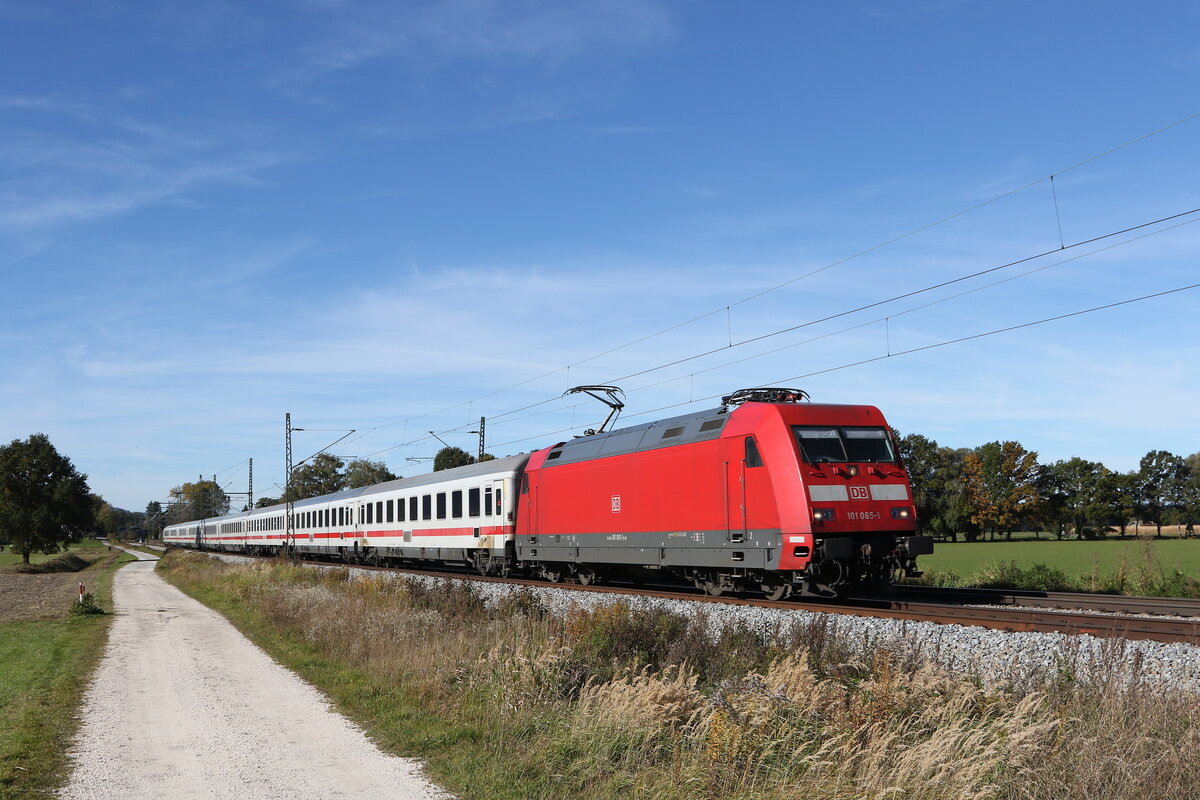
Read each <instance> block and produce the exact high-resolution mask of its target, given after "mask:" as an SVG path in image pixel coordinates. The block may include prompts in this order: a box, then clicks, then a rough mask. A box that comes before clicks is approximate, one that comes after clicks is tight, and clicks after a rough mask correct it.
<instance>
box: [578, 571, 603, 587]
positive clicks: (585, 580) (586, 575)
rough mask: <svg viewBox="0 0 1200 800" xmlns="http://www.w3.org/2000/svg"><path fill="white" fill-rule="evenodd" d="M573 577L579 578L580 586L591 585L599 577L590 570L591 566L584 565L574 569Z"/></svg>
mask: <svg viewBox="0 0 1200 800" xmlns="http://www.w3.org/2000/svg"><path fill="white" fill-rule="evenodd" d="M575 577H576V578H577V579H578V580H579V585H580V586H591V585H592V584H594V583H595V582H596V581H597V580H598V578H599V576H597V575H596V573H595V572H593V571H592V569H591V567H584V566H580V567H579V568H578V569H576V571H575Z"/></svg>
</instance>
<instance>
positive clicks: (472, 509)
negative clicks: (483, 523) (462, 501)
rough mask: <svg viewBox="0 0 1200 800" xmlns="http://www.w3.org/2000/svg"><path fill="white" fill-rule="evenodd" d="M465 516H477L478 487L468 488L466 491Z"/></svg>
mask: <svg viewBox="0 0 1200 800" xmlns="http://www.w3.org/2000/svg"><path fill="white" fill-rule="evenodd" d="M467 516H468V517H478V516H479V489H477V488H476V489H470V490H468V491H467Z"/></svg>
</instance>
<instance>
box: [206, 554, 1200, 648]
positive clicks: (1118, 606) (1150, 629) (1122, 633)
mask: <svg viewBox="0 0 1200 800" xmlns="http://www.w3.org/2000/svg"><path fill="white" fill-rule="evenodd" d="M220 555H235V556H237V557H240V558H256V559H257V558H263V559H270V558H271V557H268V556H247V555H245V554H243V553H230V554H227V553H222V554H220ZM299 563H302V564H305V565H308V566H314V567H328V566H330V565H331V563H332V562H329V561H315V560H301V561H300V562H299ZM337 566H339V567H346V568H348V569H351V570H360V571H383V572H402V573H408V574H412V575H424V576H427V577H435V578H448V577H451V578H456V579H459V580H467V581H477V582H481V583H501V584H509V585H514V586H543V587H545V586H553V587H555V588H560V589H570V590H574V591H579V592H598V593H603V594H612V595H617V596H621V595H640V596H645V597H660V598H664V599H669V600H690V601H693V602H698V603H721V604H726V605H735V606H757V607H761V608H774V609H800V610H805V611H815V612H821V613H826V614H847V615H853V616H860V617H880V618H884V619H898V620H910V621H915V622H936V623H941V624H954V625H973V626H978V627H983V628H989V629H992V630H1001V631H1031V632H1037V633H1060V634H1066V635H1072V636H1077V635H1082V634H1088V635H1091V636H1097V637H1101V638H1124V639H1146V640H1150V641H1156V642H1180V643H1185V644H1197V643H1200V620H1198V619H1184V618H1180V617H1170V616H1165V615H1167V614H1178V613H1180V612H1181V610H1185V609H1190V611H1185V613H1196V614H1197V615H1198V616H1200V603H1197V602H1196V601H1188V600H1177V599H1173V598H1167V599H1163V598H1130V597H1113V596H1110V595H1076V594H1072V593H1069V592H1053V593H1051V592H1007V591H1003V590H979V591H978V592H973V591H972V590H962V589H946V590H939V589H936V588H935V589H932V590H931V589H930V588H928V587H913V588H912V589H911V590H910V589H909V588H908V587H894V588H895V589H896V590H898V591H896V592H895V593H893V591H892V589H889V590H888V593H887V594H888V596H878V597H853V598H842V599H840V600H836V601H829V600H819V599H807V598H799V599H790V600H778V601H776V600H766V599H763V598H754V597H729V596H721V597H710V596H707V595H697V594H696V592H695V590H693V589H683V588H675V587H664V586H656V587H653V588H650V587H645V586H631V585H595V584H592V585H589V586H583V585H580V584H577V583H570V582H560V583H548V582H546V581H543V580H532V579H528V578H515V577H508V578H498V577H492V576H483V575H476V574H474V573H471V572H466V571H463V570H453V569H440V570H433V569H424V568H418V567H409V566H405V567H377V566H368V565H361V564H341V563H338V564H337ZM905 595H907V596H909V597H912V596H917V597H923V598H927V599H924V600H911V599H905ZM936 597H940V598H942V599H940V600H938V599H934V598H936ZM1006 600H1010V601H1012V602H1011V603H1010V602H1006ZM1120 601H1125V602H1124V604H1122V603H1121V602H1120ZM1016 602H1019V603H1020V604H1021V605H1020V607H1013V606H1012V603H1016ZM1042 602H1045V603H1057V604H1058V605H1056V606H1053V607H1054V608H1064V607H1067V608H1071V609H1073V610H1071V611H1061V610H1049V609H1048V608H1033V607H1030V606H1036V605H1039V604H1040V603H1042ZM996 603H998V605H995V604H996ZM973 604H974V605H973ZM978 604H989V605H978ZM1132 608H1136V609H1138V610H1137V611H1133V612H1131V611H1130V610H1129V609H1132ZM1168 609H1172V610H1168ZM1112 611H1119V612H1123V613H1102V612H1112ZM1131 613H1136V614H1156V616H1130V615H1129V614H1131Z"/></svg>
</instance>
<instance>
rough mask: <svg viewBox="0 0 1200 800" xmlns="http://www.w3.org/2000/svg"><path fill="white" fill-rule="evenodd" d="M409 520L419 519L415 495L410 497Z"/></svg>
mask: <svg viewBox="0 0 1200 800" xmlns="http://www.w3.org/2000/svg"><path fill="white" fill-rule="evenodd" d="M408 520H409V522H416V521H417V498H416V496H415V495H414V496H412V497H410V498H408Z"/></svg>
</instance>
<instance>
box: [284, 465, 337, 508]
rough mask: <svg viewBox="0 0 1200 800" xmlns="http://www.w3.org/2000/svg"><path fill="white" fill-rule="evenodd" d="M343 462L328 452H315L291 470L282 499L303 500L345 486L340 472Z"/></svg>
mask: <svg viewBox="0 0 1200 800" xmlns="http://www.w3.org/2000/svg"><path fill="white" fill-rule="evenodd" d="M343 466H345V462H344V461H342V460H341V459H340V458H338V457H337V456H334V455H330V454H329V453H317V454H316V455H315V456H313V457H312V458H311V459H309V461H308V463H307V464H302V465H300V466H299V467H297V468H296V469H294V470H292V485H291V487H290V490H285V491H284V493H283V501H284V502H287V501H288V500H289V499H291V500H304V499H305V498H308V497H317V496H318V495H323V494H333V493H334V492H340V491H341V490H342V489H345V488H346V476H345V475H343V474H342V467H343Z"/></svg>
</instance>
